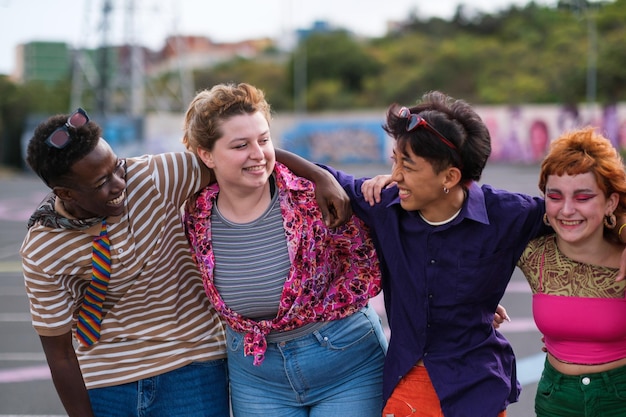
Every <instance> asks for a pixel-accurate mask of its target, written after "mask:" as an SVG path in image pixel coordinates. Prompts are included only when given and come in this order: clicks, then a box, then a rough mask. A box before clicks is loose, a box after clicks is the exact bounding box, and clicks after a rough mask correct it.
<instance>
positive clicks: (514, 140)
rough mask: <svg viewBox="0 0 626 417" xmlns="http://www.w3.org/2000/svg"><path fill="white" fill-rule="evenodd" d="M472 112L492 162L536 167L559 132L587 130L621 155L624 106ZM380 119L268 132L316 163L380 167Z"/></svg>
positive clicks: (383, 139)
mask: <svg viewBox="0 0 626 417" xmlns="http://www.w3.org/2000/svg"><path fill="white" fill-rule="evenodd" d="M476 110H477V112H478V113H479V115H480V116H481V117H482V119H483V120H484V122H485V124H486V125H487V127H488V129H489V132H490V134H491V141H492V156H491V159H490V160H491V161H492V162H493V161H500V162H512V163H520V164H535V163H538V162H540V161H541V160H542V158H543V156H544V155H545V154H546V152H547V149H548V147H549V144H550V142H551V141H552V140H554V139H556V138H557V137H558V136H559V135H560V134H561V133H562V132H564V131H567V130H569V129H573V128H576V127H582V126H587V125H591V126H594V127H596V128H597V129H598V131H600V132H602V133H603V134H604V135H605V136H606V137H607V138H608V139H610V140H611V142H612V143H613V145H614V146H615V147H616V148H620V149H622V150H624V151H626V103H625V104H617V105H611V106H604V107H600V106H593V107H587V106H584V107H583V106H580V107H576V106H558V105H524V106H477V107H476ZM383 117H384V112H377V113H372V114H371V116H370V117H368V116H367V114H358V115H356V114H353V115H352V116H347V115H342V116H337V117H335V118H333V117H329V116H325V117H323V118H317V117H315V116H310V117H307V118H293V117H289V116H287V117H277V120H279V119H280V120H281V121H282V123H280V125H281V128H279V129H275V128H274V127H273V129H272V130H273V135H274V137H275V138H276V137H279V141H280V143H281V146H282V147H283V148H285V149H287V150H290V151H292V152H295V153H297V154H299V155H301V156H304V157H306V158H308V159H311V160H313V161H316V162H322V163H329V164H333V163H348V164H349V163H384V162H387V161H388V160H389V159H388V158H389V156H390V154H391V147H392V146H393V143H392V142H393V141H392V139H390V138H389V137H388V136H387V134H386V133H385V132H384V131H383V130H382V127H381V125H382V124H383V122H384V118H383ZM277 131H278V132H277ZM277 133H278V136H277ZM275 140H276V139H275Z"/></svg>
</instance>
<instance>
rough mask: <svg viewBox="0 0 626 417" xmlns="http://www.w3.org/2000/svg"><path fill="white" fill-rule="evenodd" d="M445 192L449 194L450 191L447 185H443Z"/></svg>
mask: <svg viewBox="0 0 626 417" xmlns="http://www.w3.org/2000/svg"><path fill="white" fill-rule="evenodd" d="M443 192H444V194H448V193H449V192H450V190H449V189H448V187H446V186H445V185H444V186H443Z"/></svg>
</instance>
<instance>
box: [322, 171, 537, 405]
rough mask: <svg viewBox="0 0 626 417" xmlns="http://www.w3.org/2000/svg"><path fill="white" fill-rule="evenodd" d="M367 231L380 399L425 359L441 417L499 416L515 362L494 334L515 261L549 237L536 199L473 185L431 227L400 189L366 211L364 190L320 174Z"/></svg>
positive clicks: (511, 397) (513, 393) (512, 397)
mask: <svg viewBox="0 0 626 417" xmlns="http://www.w3.org/2000/svg"><path fill="white" fill-rule="evenodd" d="M323 167H324V168H325V169H327V170H329V171H330V172H331V173H332V174H333V175H334V176H335V177H336V178H337V180H338V181H339V183H340V184H341V185H342V186H343V188H344V189H345V190H346V192H347V193H348V195H349V196H350V199H351V200H352V208H353V210H354V212H355V214H356V215H357V216H359V217H360V218H361V219H363V220H364V221H365V223H366V224H367V225H368V226H369V227H370V228H371V230H372V234H373V237H374V240H375V244H376V248H377V251H378V256H379V259H380V261H381V268H382V270H383V292H384V295H385V307H386V310H387V316H388V319H389V325H390V328H391V334H392V337H391V340H390V344H389V350H388V353H387V357H386V362H385V371H384V386H383V395H384V398H385V400H386V399H387V398H389V396H390V395H391V393H392V392H393V389H394V388H395V386H396V384H397V383H398V382H399V381H400V379H401V378H402V377H403V376H404V375H406V374H407V373H408V372H409V370H410V369H411V368H412V367H413V366H414V365H415V364H416V363H417V362H418V361H419V360H420V359H423V361H424V364H425V366H426V368H427V370H428V373H429V375H430V378H431V380H432V383H433V386H434V387H435V390H436V392H437V395H438V397H439V400H440V402H441V407H442V410H443V412H444V415H445V416H446V417H460V416H463V417H465V416H467V417H476V416H496V415H497V414H498V413H499V412H500V411H502V410H504V409H505V408H506V407H507V405H508V404H509V403H511V402H515V401H517V400H518V397H519V393H520V390H521V387H520V386H519V383H518V382H517V380H516V371H515V357H514V355H513V350H512V348H511V346H510V344H509V342H508V341H507V340H506V339H505V338H504V336H502V335H501V334H500V333H499V332H498V331H497V330H495V329H494V328H493V326H492V321H493V315H494V312H495V310H496V307H497V305H498V302H499V301H500V299H501V298H502V296H503V294H504V291H505V289H506V287H507V284H508V282H509V280H510V278H511V274H512V273H513V270H514V269H515V266H516V262H517V259H518V258H519V256H520V255H521V253H522V251H523V250H524V247H525V246H526V244H527V243H528V242H529V241H530V240H531V239H532V238H534V237H536V236H538V235H540V234H544V233H546V232H547V231H548V229H547V228H546V226H544V225H543V222H542V216H543V213H544V203H543V200H542V199H541V198H538V197H530V196H526V195H522V194H516V193H510V192H507V191H501V190H496V189H494V188H492V187H490V186H488V185H483V186H479V185H478V184H476V183H472V184H471V185H470V186H469V189H468V197H467V199H466V201H465V202H464V204H463V207H462V210H461V213H460V214H459V216H457V217H456V218H455V219H454V220H453V221H451V222H450V223H447V224H444V225H440V226H431V225H429V224H427V223H426V222H424V221H423V220H422V219H421V218H420V216H419V214H418V212H408V211H405V210H404V209H402V207H401V206H400V200H399V198H398V190H397V187H392V188H389V189H387V190H385V191H383V194H382V196H381V203H379V204H376V205H374V206H373V207H371V206H370V205H369V203H367V202H366V201H365V200H364V199H363V195H362V194H361V184H362V183H363V181H364V179H355V178H354V177H352V176H350V175H348V174H345V173H343V172H341V171H337V170H334V169H333V168H330V167H325V166H323Z"/></svg>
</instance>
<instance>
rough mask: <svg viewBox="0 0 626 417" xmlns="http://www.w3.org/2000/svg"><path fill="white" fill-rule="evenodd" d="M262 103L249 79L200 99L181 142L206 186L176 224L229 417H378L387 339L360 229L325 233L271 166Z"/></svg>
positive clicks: (374, 270) (305, 187) (295, 183)
mask: <svg viewBox="0 0 626 417" xmlns="http://www.w3.org/2000/svg"><path fill="white" fill-rule="evenodd" d="M269 122H270V107H269V104H268V103H267V101H266V100H265V98H264V95H263V93H262V92H261V91H260V90H258V89H256V88H255V87H253V86H250V85H248V84H238V85H235V84H220V85H217V86H215V87H213V88H212V89H210V90H205V91H202V92H200V93H199V94H198V95H197V96H196V97H195V98H194V100H193V101H192V103H191V104H190V106H189V109H188V110H187V114H186V117H185V136H184V139H183V142H184V143H185V145H186V146H187V148H188V149H190V150H191V151H193V152H194V153H196V154H197V155H198V156H199V157H200V158H201V159H202V161H203V162H204V163H205V164H206V165H207V166H208V167H209V168H211V169H212V170H213V171H214V173H215V177H216V179H217V183H216V184H213V185H211V186H209V187H207V188H205V189H204V190H202V191H201V192H199V193H198V194H197V195H196V196H194V198H192V199H191V200H190V201H189V202H188V204H187V207H186V209H185V213H184V222H185V227H186V231H187V236H188V238H189V241H190V244H191V249H192V254H193V257H194V259H195V261H196V264H197V265H198V267H199V269H200V271H201V273H202V276H203V280H204V286H205V290H206V293H207V296H208V297H209V299H210V300H211V302H212V303H213V305H214V306H215V308H216V310H217V311H218V313H219V314H220V315H221V317H222V319H223V320H224V323H225V324H226V325H227V344H228V368H229V376H230V384H231V401H232V407H233V413H234V415H235V417H237V416H246V417H248V416H342V417H346V416H355V417H356V416H359V417H361V416H372V417H374V416H376V417H378V416H380V413H381V411H382V369H383V362H384V355H385V352H386V348H387V342H386V339H385V336H384V333H383V330H382V326H381V324H380V319H379V318H378V316H377V314H376V313H375V311H374V310H373V309H372V308H371V307H369V306H368V300H369V299H370V298H371V297H373V296H375V295H376V294H378V293H379V291H380V270H379V263H378V258H377V257H376V252H375V249H374V246H373V243H372V240H371V238H370V236H369V233H368V231H367V230H366V228H365V227H364V225H363V223H362V222H361V221H360V220H359V219H357V218H356V217H354V216H353V217H352V218H351V219H350V220H349V221H348V222H347V223H346V224H345V225H343V226H341V227H338V228H335V229H331V228H329V227H327V226H326V225H325V223H324V220H323V219H322V215H321V212H320V209H319V207H318V205H317V203H316V201H315V195H314V186H313V184H312V183H311V182H310V181H308V180H306V179H304V178H300V177H297V176H296V175H294V174H293V173H292V172H290V171H289V170H288V169H287V167H285V166H283V165H281V164H280V163H277V162H276V156H275V151H274V147H273V145H272V141H271V136H270V131H269Z"/></svg>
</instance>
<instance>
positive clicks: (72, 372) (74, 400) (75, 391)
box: [41, 334, 93, 417]
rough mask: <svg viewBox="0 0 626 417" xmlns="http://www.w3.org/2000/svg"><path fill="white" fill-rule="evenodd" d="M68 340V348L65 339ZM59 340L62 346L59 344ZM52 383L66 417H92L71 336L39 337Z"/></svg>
mask: <svg viewBox="0 0 626 417" xmlns="http://www.w3.org/2000/svg"><path fill="white" fill-rule="evenodd" d="M68 337H69V339H70V341H69V346H67V341H66V340H64V339H65V338H68ZM59 340H60V341H61V342H62V344H59ZM41 343H42V346H43V348H44V353H45V354H46V360H47V361H48V366H49V368H50V373H51V374H52V381H53V383H54V387H55V388H56V391H57V394H58V396H59V399H60V400H61V403H62V404H63V407H64V408H65V411H66V412H67V415H68V417H93V411H92V409H91V402H90V400H89V394H88V393H87V388H86V387H85V382H84V380H83V375H82V372H81V371H80V367H79V364H78V359H77V358H76V353H75V352H74V349H73V347H72V345H71V335H69V334H68V335H64V336H56V337H41Z"/></svg>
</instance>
